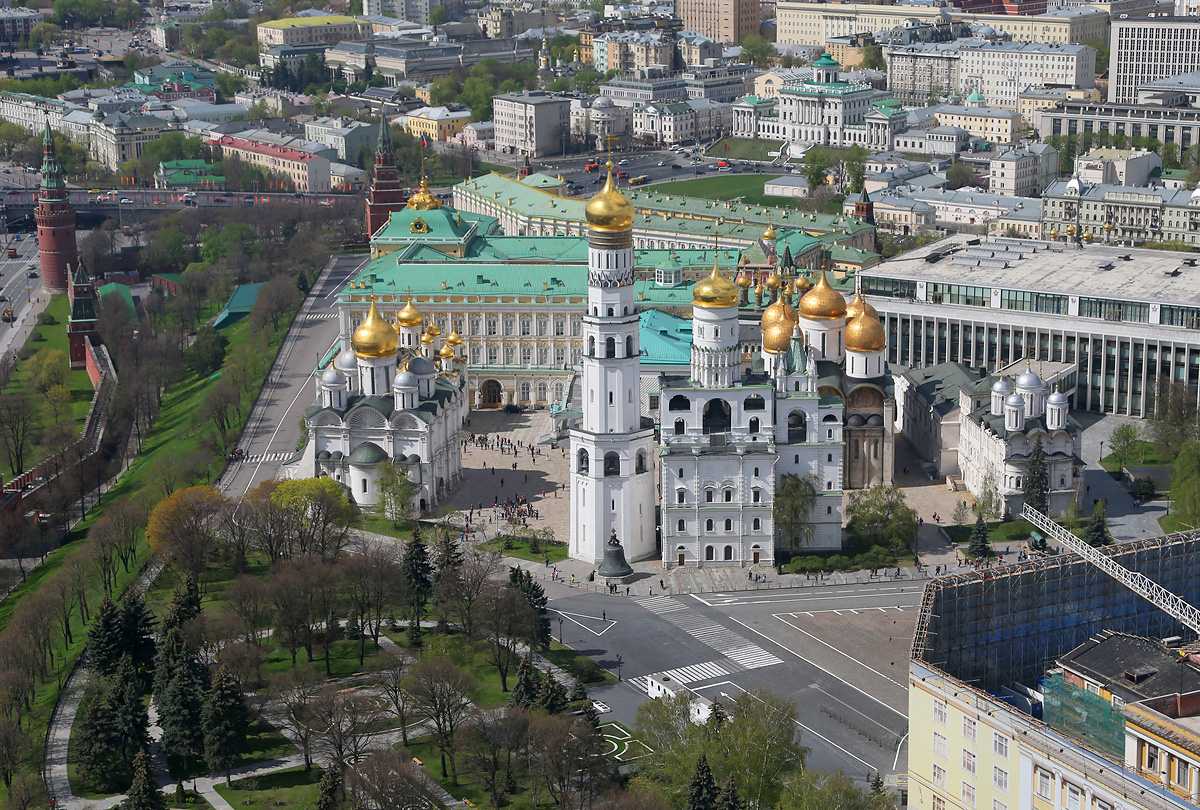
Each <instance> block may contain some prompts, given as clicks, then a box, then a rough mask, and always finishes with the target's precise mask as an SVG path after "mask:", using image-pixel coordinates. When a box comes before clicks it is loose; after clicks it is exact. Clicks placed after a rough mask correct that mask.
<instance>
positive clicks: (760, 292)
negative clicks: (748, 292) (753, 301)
mask: <svg viewBox="0 0 1200 810" xmlns="http://www.w3.org/2000/svg"><path fill="white" fill-rule="evenodd" d="M754 294H755V295H756V296H758V297H759V298H762V296H763V285H762V282H761V281H760V282H758V283H757V284H755V285H754Z"/></svg>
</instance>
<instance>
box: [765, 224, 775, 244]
mask: <svg viewBox="0 0 1200 810" xmlns="http://www.w3.org/2000/svg"><path fill="white" fill-rule="evenodd" d="M775 236H776V234H775V226H774V225H772V224H771V223H770V222H768V223H767V229H766V230H765V231H763V239H766V240H768V241H774V240H775Z"/></svg>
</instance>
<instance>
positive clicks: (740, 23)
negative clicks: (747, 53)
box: [675, 0, 762, 45]
mask: <svg viewBox="0 0 1200 810" xmlns="http://www.w3.org/2000/svg"><path fill="white" fill-rule="evenodd" d="M675 13H676V14H677V15H678V16H679V18H680V19H682V20H683V27H684V28H686V29H687V30H689V31H696V32H698V33H701V34H704V36H706V37H708V38H709V39H715V40H716V41H717V42H725V43H728V44H732V45H736V44H737V43H739V42H741V41H742V37H744V36H746V35H748V34H757V33H758V27H759V20H760V18H761V17H762V2H761V0H720V2H713V0H675Z"/></svg>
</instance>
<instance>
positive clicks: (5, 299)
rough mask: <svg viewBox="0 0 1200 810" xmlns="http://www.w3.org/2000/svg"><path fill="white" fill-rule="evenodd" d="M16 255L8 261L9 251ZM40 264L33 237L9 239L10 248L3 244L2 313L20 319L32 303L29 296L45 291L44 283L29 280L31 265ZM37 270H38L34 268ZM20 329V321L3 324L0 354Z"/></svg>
mask: <svg viewBox="0 0 1200 810" xmlns="http://www.w3.org/2000/svg"><path fill="white" fill-rule="evenodd" d="M9 247H13V248H15V249H16V251H17V258H15V259H10V258H8V250H7V249H8V248H9ZM30 264H33V265H37V264H38V252H37V242H36V241H34V239H33V237H32V236H30V235H23V236H20V239H19V241H17V240H16V236H15V235H14V236H10V237H9V241H8V243H7V244H0V312H3V311H4V310H6V309H10V308H11V309H12V310H13V312H14V313H15V315H17V316H18V317H19V316H20V315H21V314H22V310H23V308H24V307H25V305H26V304H28V303H29V299H30V296H32V295H36V294H37V293H38V292H40V291H41V289H42V281H41V278H40V276H39V277H38V278H29V265H30ZM34 269H35V270H38V269H39V268H38V267H35V268H34ZM20 325H21V321H20V320H16V321H13V322H11V323H4V322H0V354H3V353H4V351H5V350H6V349H7V348H8V343H9V340H8V334H9V333H10V332H14V331H15V330H16V329H17V328H18V327H19V326H20Z"/></svg>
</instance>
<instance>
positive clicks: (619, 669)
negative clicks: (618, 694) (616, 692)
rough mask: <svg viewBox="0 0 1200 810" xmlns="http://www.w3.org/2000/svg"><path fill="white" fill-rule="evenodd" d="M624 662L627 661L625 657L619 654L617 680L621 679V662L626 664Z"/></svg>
mask: <svg viewBox="0 0 1200 810" xmlns="http://www.w3.org/2000/svg"><path fill="white" fill-rule="evenodd" d="M624 663H625V659H623V658H622V657H621V656H620V655H618V656H617V680H618V681H619V680H621V664H624Z"/></svg>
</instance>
